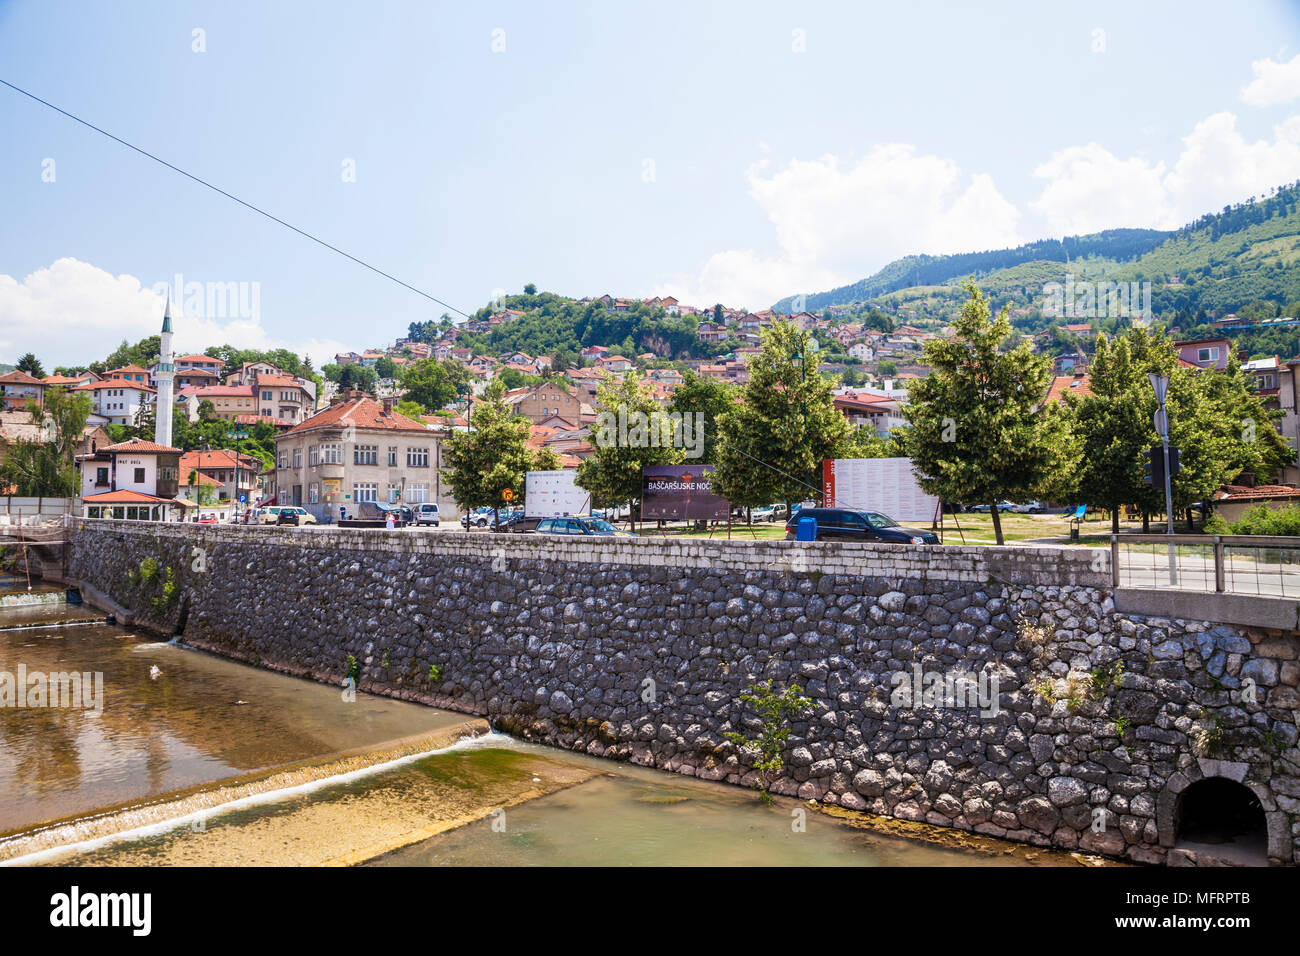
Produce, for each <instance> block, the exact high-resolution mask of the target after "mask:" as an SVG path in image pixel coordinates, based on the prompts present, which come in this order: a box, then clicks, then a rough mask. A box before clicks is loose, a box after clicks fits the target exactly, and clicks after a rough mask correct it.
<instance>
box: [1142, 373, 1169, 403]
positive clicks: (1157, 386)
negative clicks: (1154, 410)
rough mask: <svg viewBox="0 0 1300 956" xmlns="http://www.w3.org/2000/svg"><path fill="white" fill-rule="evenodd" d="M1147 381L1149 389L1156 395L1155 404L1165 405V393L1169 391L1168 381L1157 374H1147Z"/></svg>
mask: <svg viewBox="0 0 1300 956" xmlns="http://www.w3.org/2000/svg"><path fill="white" fill-rule="evenodd" d="M1147 379H1148V380H1149V381H1150V382H1151V388H1152V389H1153V390H1154V391H1155V393H1156V404H1158V405H1163V404H1164V403H1165V393H1166V392H1167V391H1168V390H1169V379H1168V378H1167V377H1166V376H1164V375H1160V374H1159V373H1157V372H1150V373H1148V374H1147Z"/></svg>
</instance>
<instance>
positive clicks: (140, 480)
mask: <svg viewBox="0 0 1300 956" xmlns="http://www.w3.org/2000/svg"><path fill="white" fill-rule="evenodd" d="M135 483H136V484H137V485H143V484H144V469H143V468H137V469H136V470H135Z"/></svg>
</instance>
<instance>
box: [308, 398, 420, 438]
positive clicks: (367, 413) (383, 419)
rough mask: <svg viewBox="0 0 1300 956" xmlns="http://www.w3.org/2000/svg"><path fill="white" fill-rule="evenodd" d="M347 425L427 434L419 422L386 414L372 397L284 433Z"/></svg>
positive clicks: (341, 405) (323, 413) (345, 404)
mask: <svg viewBox="0 0 1300 956" xmlns="http://www.w3.org/2000/svg"><path fill="white" fill-rule="evenodd" d="M349 425H351V426H353V427H355V428H377V429H384V430H389V431H418V432H427V431H428V429H427V428H425V427H424V426H423V425H421V424H420V423H419V422H415V421H412V420H411V419H409V418H407V417H406V416H405V415H403V414H401V413H400V412H396V411H392V412H385V411H384V406H383V405H381V404H379V402H377V401H375V400H374V399H373V398H354V399H352V400H351V401H347V402H340V403H338V404H337V405H331V406H330V407H329V408H326V409H324V410H323V411H320V412H317V413H316V414H315V415H313V416H312V417H311V418H309V419H307V420H306V421H305V422H301V423H299V424H297V425H294V426H293V428H290V429H289V431H288V432H286V434H290V435H292V434H293V433H294V432H303V431H307V430H308V429H311V428H322V427H334V428H338V427H343V428H346V427H348V426H349Z"/></svg>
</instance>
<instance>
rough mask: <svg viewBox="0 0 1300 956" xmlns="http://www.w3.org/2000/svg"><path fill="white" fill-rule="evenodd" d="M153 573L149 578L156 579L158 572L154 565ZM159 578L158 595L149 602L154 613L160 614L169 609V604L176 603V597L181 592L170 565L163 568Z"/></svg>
mask: <svg viewBox="0 0 1300 956" xmlns="http://www.w3.org/2000/svg"><path fill="white" fill-rule="evenodd" d="M153 575H154V576H153V578H151V579H150V580H151V581H152V580H157V579H158V577H157V575H158V572H157V569H156V567H155V570H154V572H153ZM161 580H162V587H161V588H160V589H159V591H158V596H157V597H155V598H154V599H153V601H152V602H150V603H151V604H152V606H153V609H154V613H156V614H162V613H164V612H166V611H167V610H168V609H170V608H171V606H172V605H173V604H175V603H176V599H177V598H178V597H180V592H181V588H180V585H179V584H177V583H176V574H175V572H174V571H172V569H171V568H170V567H167V568H164V569H163V574H162V578H161Z"/></svg>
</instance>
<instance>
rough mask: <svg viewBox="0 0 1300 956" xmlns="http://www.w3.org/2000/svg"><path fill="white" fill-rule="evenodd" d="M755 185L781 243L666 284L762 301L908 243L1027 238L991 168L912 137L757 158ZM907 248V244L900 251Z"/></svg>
mask: <svg viewBox="0 0 1300 956" xmlns="http://www.w3.org/2000/svg"><path fill="white" fill-rule="evenodd" d="M745 178H746V180H747V182H748V184H749V193H750V195H751V196H752V197H753V198H754V200H755V202H757V203H758V205H759V207H760V208H761V209H762V210H763V212H764V213H765V214H766V216H767V218H768V219H769V220H770V221H771V222H772V224H773V225H774V226H775V228H776V238H777V242H778V244H779V246H780V251H779V253H778V254H776V255H772V256H761V255H759V254H757V253H755V252H753V251H752V250H749V249H731V250H727V251H724V252H719V253H717V254H716V255H714V256H712V257H711V258H710V259H709V260H708V261H707V262H706V263H705V264H704V265H703V266H702V267H701V268H700V270H699V272H698V274H696V275H693V276H686V277H677V278H676V279H675V280H674V281H670V282H665V283H663V284H661V285H660V286H659V287H658V288H657V289H656V293H655V294H667V293H671V294H673V295H675V296H677V298H679V299H681V300H682V301H684V302H689V303H691V304H694V305H700V304H711V303H714V302H719V301H721V302H724V303H727V304H728V305H737V306H739V305H747V306H749V307H750V308H762V307H765V306H766V305H769V304H770V303H771V302H773V301H775V300H776V299H778V298H781V297H782V296H785V295H789V294H790V293H791V292H794V291H800V290H804V291H814V290H820V289H827V288H831V287H833V286H835V285H840V284H843V283H845V282H851V281H854V280H856V279H858V278H861V277H862V276H863V275H866V274H868V273H869V272H870V271H872V270H873V269H875V268H878V267H879V266H881V265H883V264H884V263H885V262H887V261H889V260H890V259H893V258H896V257H897V256H899V255H904V254H907V253H910V252H926V253H931V254H941V253H948V252H967V251H972V250H979V249H994V248H999V247H1002V246H1009V245H1016V244H1018V243H1019V242H1021V241H1022V240H1021V238H1020V235H1019V233H1018V231H1017V222H1018V220H1019V218H1020V213H1019V211H1018V210H1017V209H1016V208H1015V206H1014V205H1012V204H1011V203H1010V202H1009V201H1007V200H1006V199H1005V198H1004V197H1003V196H1002V195H1001V194H1000V193H999V192H998V190H997V187H996V186H995V185H994V184H993V181H992V179H991V178H990V177H988V176H984V175H975V176H966V175H965V174H964V173H963V172H962V170H961V169H960V167H958V165H957V164H956V163H955V162H953V161H952V160H950V159H945V158H942V157H939V156H934V155H921V154H918V153H917V151H916V148H915V147H913V146H909V145H905V144H900V143H890V144H885V145H881V146H877V147H875V148H874V149H872V150H871V152H869V153H868V154H867V155H865V156H863V157H862V158H860V159H858V160H857V161H856V162H851V161H845V160H841V159H840V158H839V157H838V156H834V155H826V156H822V157H821V158H820V159H815V160H799V159H795V160H791V161H790V162H789V163H787V164H786V165H785V166H784V167H782V168H779V169H775V170H772V171H769V162H768V161H767V160H763V161H760V162H757V163H755V164H753V165H752V166H750V168H749V169H748V171H747V172H746V175H745ZM900 250H901V251H900Z"/></svg>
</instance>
